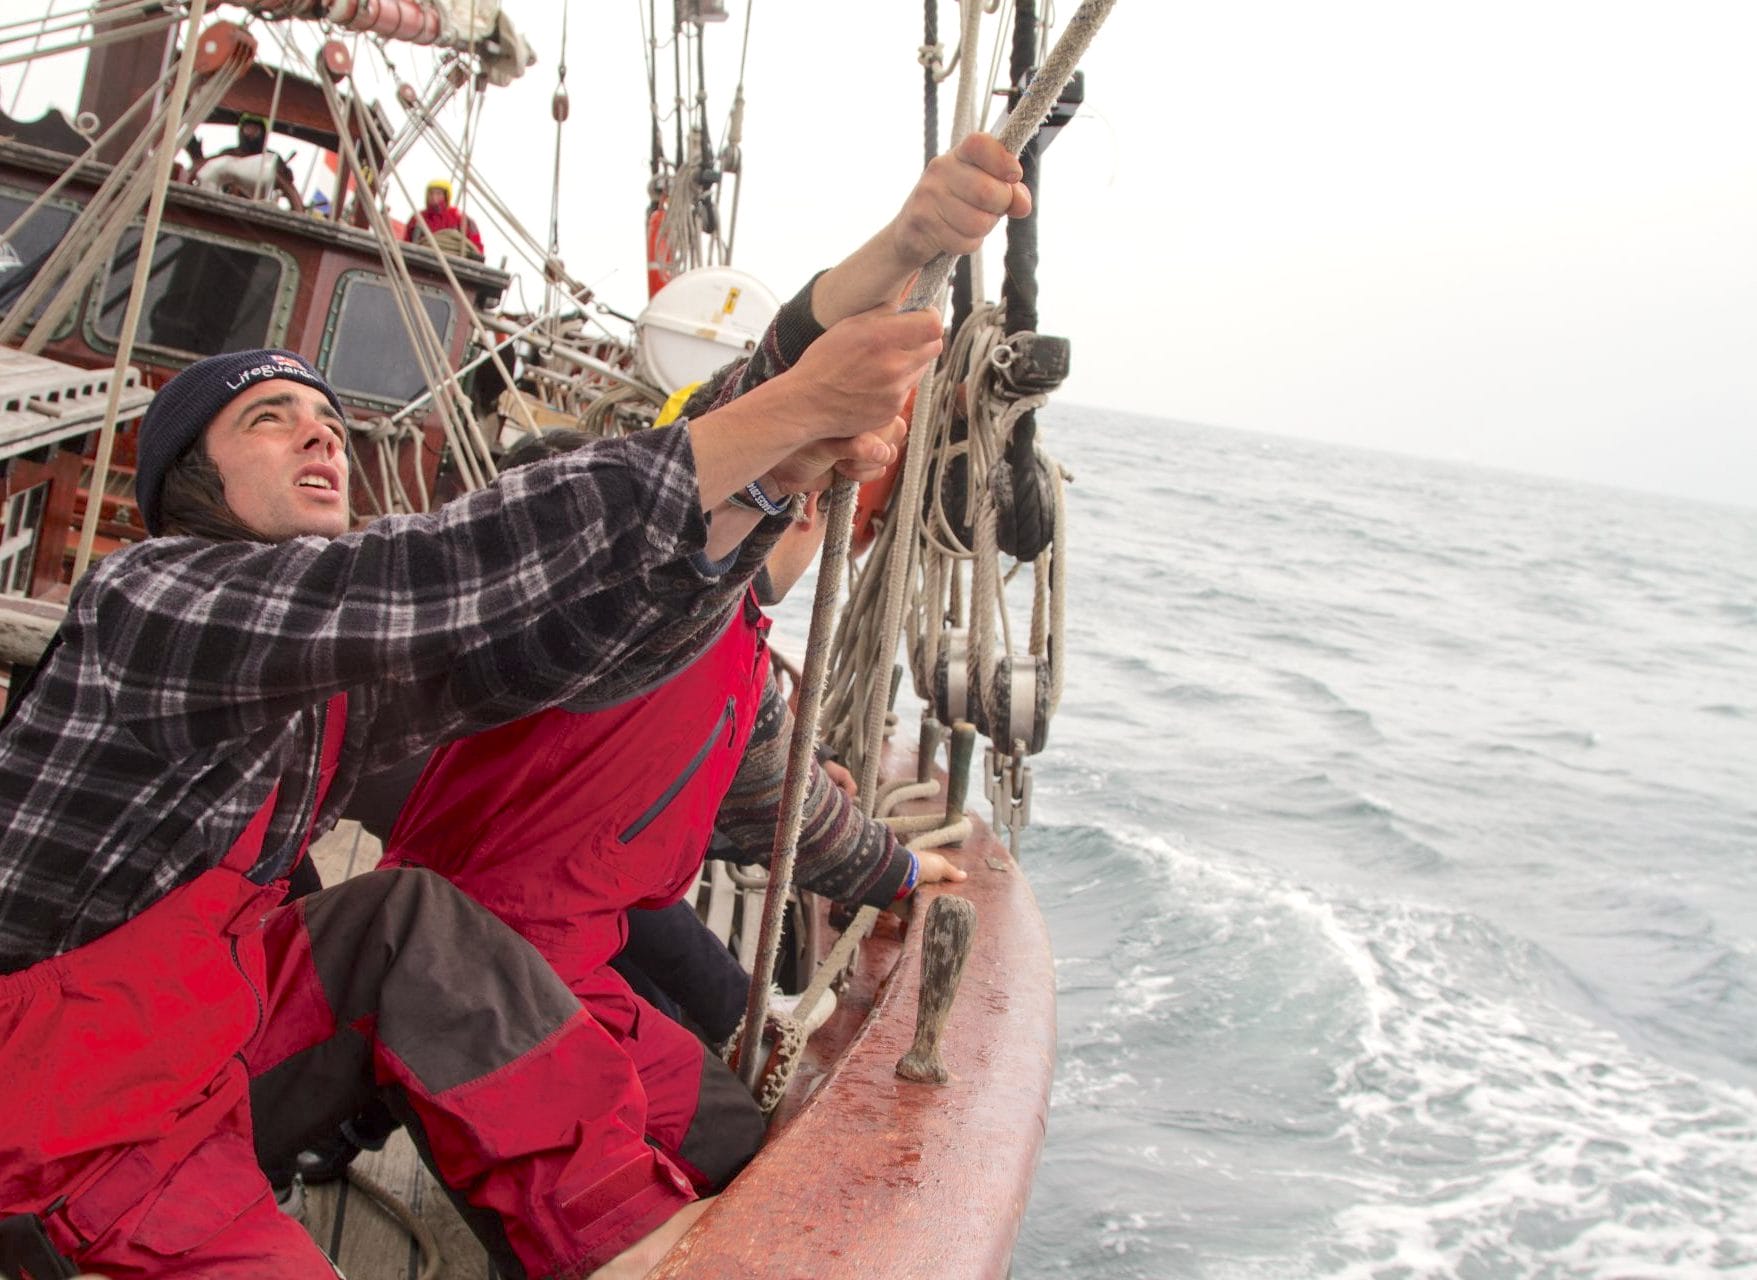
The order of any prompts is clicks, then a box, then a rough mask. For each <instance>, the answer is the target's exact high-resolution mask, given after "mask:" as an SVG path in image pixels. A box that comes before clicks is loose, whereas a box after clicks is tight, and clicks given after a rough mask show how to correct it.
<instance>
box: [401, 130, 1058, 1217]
mask: <svg viewBox="0 0 1757 1280" xmlns="http://www.w3.org/2000/svg"><path fill="white" fill-rule="evenodd" d="M1018 173H1019V171H1018V165H1017V162H1016V161H1015V160H1014V159H1013V158H1012V157H1011V156H1009V155H1008V154H1007V152H1006V151H1005V150H1004V149H1003V148H1002V147H1001V146H1000V145H999V143H997V142H996V141H995V140H994V139H992V138H988V137H985V136H983V135H972V137H971V138H968V139H966V141H965V143H964V144H962V145H961V146H960V148H959V150H958V151H957V152H956V153H952V154H948V155H943V156H940V157H938V158H937V159H936V160H934V161H933V163H932V164H930V165H929V166H928V168H927V170H926V171H925V172H924V174H923V175H922V178H921V180H920V182H919V183H918V184H917V186H916V188H915V191H914V192H913V193H912V194H911V196H910V199H909V200H908V201H907V202H906V203H905V204H904V206H903V208H902V209H901V210H900V211H899V213H898V214H897V215H896V217H895V218H894V219H893V220H892V222H891V223H890V224H889V225H888V226H887V227H886V228H885V229H884V230H883V231H881V232H880V233H879V234H878V235H877V236H875V237H873V239H872V240H870V241H868V242H867V243H866V244H865V245H863V246H862V247H861V248H860V249H858V250H856V251H855V252H854V253H853V254H851V255H850V256H849V257H848V258H846V259H844V260H843V261H842V262H841V263H839V264H837V265H836V266H835V267H833V268H831V269H830V270H829V271H826V272H824V273H823V274H821V275H819V276H818V277H816V278H815V279H814V280H813V281H812V283H811V284H809V285H807V286H806V288H805V289H804V290H802V291H801V292H800V294H799V295H798V296H797V297H795V298H794V299H792V300H791V301H789V302H788V303H787V304H786V305H784V306H783V307H782V308H781V310H780V312H779V313H777V315H776V317H775V320H774V321H773V323H772V324H771V325H770V327H769V329H768V331H767V332H766V333H765V334H764V336H763V339H762V340H761V342H759V344H758V346H757V350H756V351H755V352H754V353H753V354H752V355H751V356H750V357H749V358H747V359H746V360H744V361H743V362H741V363H739V364H737V365H734V366H732V367H731V368H729V369H726V370H722V371H721V372H720V373H719V374H717V375H716V376H715V378H714V379H712V380H711V381H710V382H709V383H708V384H707V385H706V386H704V387H702V388H700V389H698V390H697V391H696V392H695V393H694V394H693V395H692V396H691V397H690V399H689V401H688V402H687V403H686V405H685V408H684V412H685V414H689V413H706V412H712V411H713V410H714V409H715V407H716V406H720V405H724V404H728V403H735V402H736V399H737V398H738V397H740V396H744V395H749V394H753V393H755V392H756V391H757V390H760V387H761V386H762V385H763V383H764V382H765V381H766V380H767V379H768V378H771V377H775V376H779V375H782V374H784V372H785V371H786V370H787V369H788V368H790V367H791V366H792V365H793V363H794V362H795V361H798V360H802V359H805V358H807V357H808V356H809V354H810V352H811V350H812V348H813V345H814V343H815V342H816V341H817V340H819V339H820V337H821V335H822V334H823V333H824V332H825V330H826V328H827V327H828V326H832V325H834V324H835V323H836V322H838V321H841V320H845V319H846V318H848V317H851V316H853V315H856V314H859V313H861V312H864V311H866V310H867V309H868V308H872V307H875V306H883V305H894V301H893V300H894V299H896V298H897V297H899V296H900V295H901V294H902V292H903V290H904V289H905V287H906V286H907V285H908V283H909V280H910V279H911V277H912V276H913V275H914V273H915V272H916V271H917V270H919V269H920V268H921V267H922V266H924V265H926V263H927V262H928V261H930V260H931V259H932V258H934V257H935V256H937V255H939V254H941V253H956V252H961V251H964V250H965V249H966V248H967V247H968V238H967V235H966V233H965V230H964V229H966V228H971V229H975V230H976V231H977V232H978V234H977V236H976V239H977V240H978V241H979V240H980V234H981V233H983V232H986V230H987V228H988V227H990V226H992V225H994V223H995V222H997V221H998V220H999V219H1000V217H1001V216H1002V215H1003V214H1006V213H1009V212H1010V213H1014V214H1018V213H1022V212H1024V211H1026V210H1027V209H1028V208H1029V197H1028V196H1027V195H1026V194H1025V192H1024V188H1023V187H1022V186H1019V185H1017V180H1018ZM508 474H509V475H516V474H517V471H516V470H515V471H512V472H509V473H508ZM734 501H736V502H739V503H741V504H742V505H744V506H745V507H747V509H748V512H749V516H750V518H756V519H760V520H761V521H762V527H764V528H766V529H767V530H769V531H771V532H772V533H773V534H774V535H775V538H779V537H781V536H782V535H783V532H784V531H785V530H787V529H788V528H789V527H790V526H791V523H792V515H791V511H790V509H789V508H788V507H787V506H785V505H783V504H782V503H780V502H777V501H776V500H775V495H773V494H772V493H771V492H770V491H769V490H768V488H767V486H766V485H765V484H764V483H763V481H762V480H760V479H759V480H758V481H756V482H753V483H752V484H750V485H747V486H745V488H744V491H743V493H742V494H735V495H734ZM767 545H769V546H772V545H774V538H771V539H770V540H769V542H768V544H767ZM808 554H809V553H808ZM765 558H766V556H751V555H750V554H749V553H748V550H747V552H746V554H744V555H742V556H740V557H738V558H736V559H732V560H728V561H727V562H725V563H723V564H720V565H706V564H704V565H701V566H698V567H700V568H702V569H703V570H704V571H707V572H714V573H717V574H718V575H719V580H720V586H719V588H718V589H717V590H716V591H714V592H713V593H712V594H711V595H710V596H707V597H704V598H703V599H702V601H701V607H700V608H699V610H698V611H697V613H696V614H695V615H694V616H693V617H691V618H689V619H680V620H679V621H678V624H677V625H676V626H673V627H668V628H666V629H664V630H662V631H659V632H656V633H654V634H653V635H652V636H651V637H649V638H648V639H647V640H646V641H645V642H644V643H643V644H642V645H641V646H640V647H639V649H638V650H637V651H636V652H633V653H630V654H629V655H628V656H627V657H626V658H625V659H624V660H623V662H622V664H621V666H620V668H619V670H618V671H617V673H616V676H615V678H614V679H611V680H607V681H605V682H601V683H600V684H599V685H598V686H597V687H595V688H594V689H593V691H592V693H591V695H590V696H589V697H585V698H579V699H574V700H571V701H569V702H566V703H562V704H559V705H557V706H555V707H552V708H550V709H548V710H546V711H543V712H540V713H538V714H536V715H533V716H528V717H526V718H524V719H522V720H518V721H515V722H513V723H511V724H507V725H504V726H502V727H500V728H498V729H493V730H490V731H488V732H486V733H482V734H477V735H475V736H473V737H469V738H463V739H459V740H457V741H454V742H450V743H447V744H446V745H444V746H442V747H441V748H440V749H439V750H438V751H436V752H435V753H434V755H433V757H432V759H431V760H430V761H429V762H428V764H427V768H426V770H425V772H424V773H423V774H422V776H421V779H420V781H419V782H417V783H416V785H415V788H414V790H413V791H412V792H411V793H410V795H409V798H408V800H407V802H406V803H405V804H404V805H403V808H402V811H401V813H400V815H399V816H398V819H397V823H396V826H395V828H394V830H393V831H392V832H391V838H390V841H389V844H388V846H387V847H386V850H385V858H384V861H385V863H386V864H387V865H393V866H420V867H426V868H429V869H431V870H434V871H437V872H439V873H440V874H441V875H443V876H445V877H446V878H448V879H449V880H451V881H452V882H453V883H454V884H456V885H457V886H458V887H459V888H461V889H463V890H464V891H465V892H466V893H468V894H469V895H470V896H471V897H472V898H474V899H475V900H476V901H478V902H480V903H482V904H483V905H484V906H486V907H487V908H488V909H489V910H490V911H493V912H494V913H495V914H496V915H498V916H499V917H500V918H501V919H503V920H505V921H506V922H507V923H508V924H510V925H512V926H513V927H514V928H515V929H517V930H518V931H519V932H520V933H521V934H523V935H524V936H525V937H526V938H528V939H530V941H531V942H532V944H533V945H535V946H536V948H537V949H538V950H539V951H540V952H542V954H543V955H544V957H545V958H546V959H548V960H549V962H550V963H551V964H552V965H553V966H554V967H555V970H556V972H557V973H558V974H560V976H561V977H562V979H563V980H564V981H565V982H566V983H567V984H568V986H569V988H570V989H571V990H572V991H573V992H574V994H575V995H577V996H578V997H579V998H580V1000H581V1002H582V1003H583V1004H584V1005H585V1007H586V1008H587V1009H588V1010H590V1011H591V1013H592V1015H593V1017H594V1018H596V1019H597V1021H598V1022H599V1024H600V1025H602V1026H603V1027H604V1028H605V1029H606V1030H608V1031H609V1032H610V1033H611V1034H612V1036H614V1037H615V1038H616V1040H617V1041H618V1044H619V1046H620V1047H621V1049H622V1050H623V1052H624V1054H625V1055H626V1057H625V1059H624V1061H623V1063H622V1067H623V1071H624V1076H625V1078H626V1079H627V1081H628V1082H629V1087H631V1088H635V1089H636V1090H637V1092H638V1093H639V1095H640V1096H642V1098H643V1099H644V1103H645V1106H644V1108H643V1111H644V1115H643V1116H642V1117H641V1118H642V1120H643V1122H644V1127H645V1132H646V1133H647V1135H648V1137H649V1138H650V1139H651V1140H652V1141H653V1142H654V1143H655V1144H656V1146H657V1147H658V1149H659V1150H661V1151H662V1152H664V1153H665V1154H666V1155H667V1156H669V1157H670V1158H671V1159H672V1160H673V1161H674V1162H675V1163H677V1164H678V1165H680V1166H681V1167H683V1168H684V1169H685V1170H686V1171H687V1172H688V1173H689V1174H690V1175H691V1177H692V1179H693V1180H694V1182H695V1183H696V1185H697V1187H698V1188H699V1189H702V1190H704V1191H705V1190H712V1189H716V1188H718V1187H721V1186H723V1185H724V1184H725V1182H726V1181H727V1180H728V1179H730V1178H731V1177H732V1176H733V1175H734V1174H735V1173H736V1172H737V1171H738V1169H739V1168H740V1167H741V1166H742V1165H743V1164H744V1163H745V1162H746V1161H748V1160H749V1159H750V1157H751V1156H752V1155H754V1154H755V1152H756V1150H757V1147H758V1146H759V1145H760V1142H761V1139H762V1134H763V1121H762V1116H761V1112H760V1111H759V1110H758V1109H757V1107H756V1105H755V1103H754V1102H753V1100H752V1098H751V1096H750V1093H749V1091H748V1090H747V1089H745V1087H744V1086H743V1084H742V1083H741V1082H740V1081H739V1079H738V1078H737V1076H736V1075H735V1074H734V1073H733V1072H732V1071H731V1070H730V1069H729V1068H727V1067H726V1065H725V1064H724V1063H722V1062H721V1061H720V1060H719V1059H718V1058H717V1057H715V1056H714V1055H713V1054H711V1053H707V1052H706V1051H705V1050H704V1046H703V1045H702V1043H701V1042H700V1041H699V1040H697V1039H696V1038H695V1037H694V1036H692V1035H690V1034H689V1033H688V1032H687V1031H686V1030H684V1029H683V1028H682V1027H681V1026H679V1024H678V1023H676V1022H675V1021H673V1020H672V1019H670V1018H667V1017H666V1016H664V1015H663V1014H662V1013H659V1012H658V1011H657V1010H656V1009H654V1008H653V1006H652V1005H650V1004H649V1003H647V1002H646V1001H645V1000H643V999H641V998H640V997H639V996H637V995H636V994H635V993H634V992H633V991H632V990H631V989H630V988H629V985H628V983H627V982H626V981H625V980H624V978H623V977H622V976H621V975H620V974H619V973H617V972H616V971H615V969H614V968H612V966H611V964H610V961H611V959H612V958H613V957H614V956H616V955H617V953H619V952H620V951H622V950H623V948H624V946H625V944H626V943H627V941H628V912H629V911H630V910H631V909H635V908H646V909H651V908H658V907H664V906H666V905H668V904H670V903H674V902H676V901H678V900H679V899H680V898H681V897H682V896H683V894H684V893H685V892H686V891H687V890H688V889H689V888H690V886H692V885H693V884H694V882H695V878H696V875H697V873H698V872H699V870H700V868H701V865H702V859H703V855H704V852H705V850H706V848H707V845H708V841H709V838H710V835H711V833H712V830H713V828H714V826H715V820H716V815H719V818H720V825H721V826H722V827H723V828H724V827H726V826H727V825H728V823H729V822H731V823H733V824H736V823H737V822H738V821H739V819H740V817H741V816H742V819H743V824H744V825H745V826H746V827H747V828H749V829H750V830H751V832H752V835H753V837H754V839H753V840H752V841H751V842H752V843H758V844H759V846H760V847H764V848H765V849H766V841H767V839H768V838H769V835H770V833H771V832H772V831H773V828H774V826H775V818H776V814H777V812H778V808H779V798H780V791H781V786H780V781H781V773H782V766H783V764H784V756H785V752H786V746H787V742H788V739H789V737H790V734H789V733H788V732H787V725H788V715H787V709H786V705H785V702H784V701H783V700H782V699H781V698H780V696H779V695H778V693H777V692H776V691H775V688H774V685H773V682H772V680H770V678H769V662H768V658H767V647H766V644H765V640H764V635H765V633H766V632H767V630H768V620H767V619H766V618H765V617H764V616H763V614H762V611H761V609H760V608H759V607H758V605H757V603H756V599H755V594H754V592H753V591H752V581H753V579H754V578H755V576H756V574H757V572H758V571H759V570H760V569H761V568H762V567H763V564H764V560H765ZM813 771H814V772H813V778H812V790H811V794H810V796H809V797H808V799H807V808H806V815H805V821H804V823H803V826H802V831H801V837H800V848H801V860H800V878H801V882H802V883H804V884H806V885H807V886H809V887H813V888H816V889H818V890H819V891H820V892H826V893H828V894H829V895H830V896H832V897H835V898H838V899H840V900H843V901H859V902H864V903H871V904H874V905H879V906H883V905H887V904H889V903H891V902H892V901H894V900H896V899H899V898H901V897H904V896H906V895H907V894H908V893H909V892H911V891H912V890H913V889H914V888H915V887H916V885H918V884H921V883H928V882H932V881H938V880H942V879H954V880H956V879H963V878H964V873H963V872H962V871H960V870H958V869H957V868H956V867H955V866H954V865H953V864H952V863H951V862H950V861H949V860H948V859H947V858H945V857H944V856H942V855H940V854H936V853H923V854H915V853H912V852H910V851H909V850H907V849H902V848H899V847H898V846H897V844H896V842H895V840H894V839H893V838H892V837H891V836H890V833H889V832H888V831H887V830H886V829H885V827H884V826H883V825H882V824H879V823H876V822H872V821H871V820H869V819H866V818H863V817H862V816H861V815H859V814H858V812H856V811H855V810H854V809H853V808H852V806H851V804H850V802H849V799H848V797H847V796H846V795H845V794H844V793H843V792H842V791H841V790H840V789H839V788H838V787H836V786H834V785H833V784H832V783H831V782H830V781H829V779H828V777H827V776H826V775H825V773H824V771H823V769H822V767H821V766H820V765H817V764H816V763H815V761H814V764H813ZM747 772H749V773H754V774H756V775H757V776H758V778H759V779H760V780H748V779H746V778H745V776H744V775H745V774H746V773H747ZM735 781H743V782H745V786H744V788H743V791H744V794H745V799H744V800H743V801H742V802H741V803H738V804H733V805H727V804H726V803H725V802H726V800H727V794H728V791H729V789H733V788H734V784H735ZM741 810H742V814H741V812H740V811H741ZM753 810H754V812H755V814H756V819H755V820H754V821H752V818H751V814H752V811H753ZM606 1070H607V1071H608V1070H609V1068H608V1066H607V1067H606Z"/></svg>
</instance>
